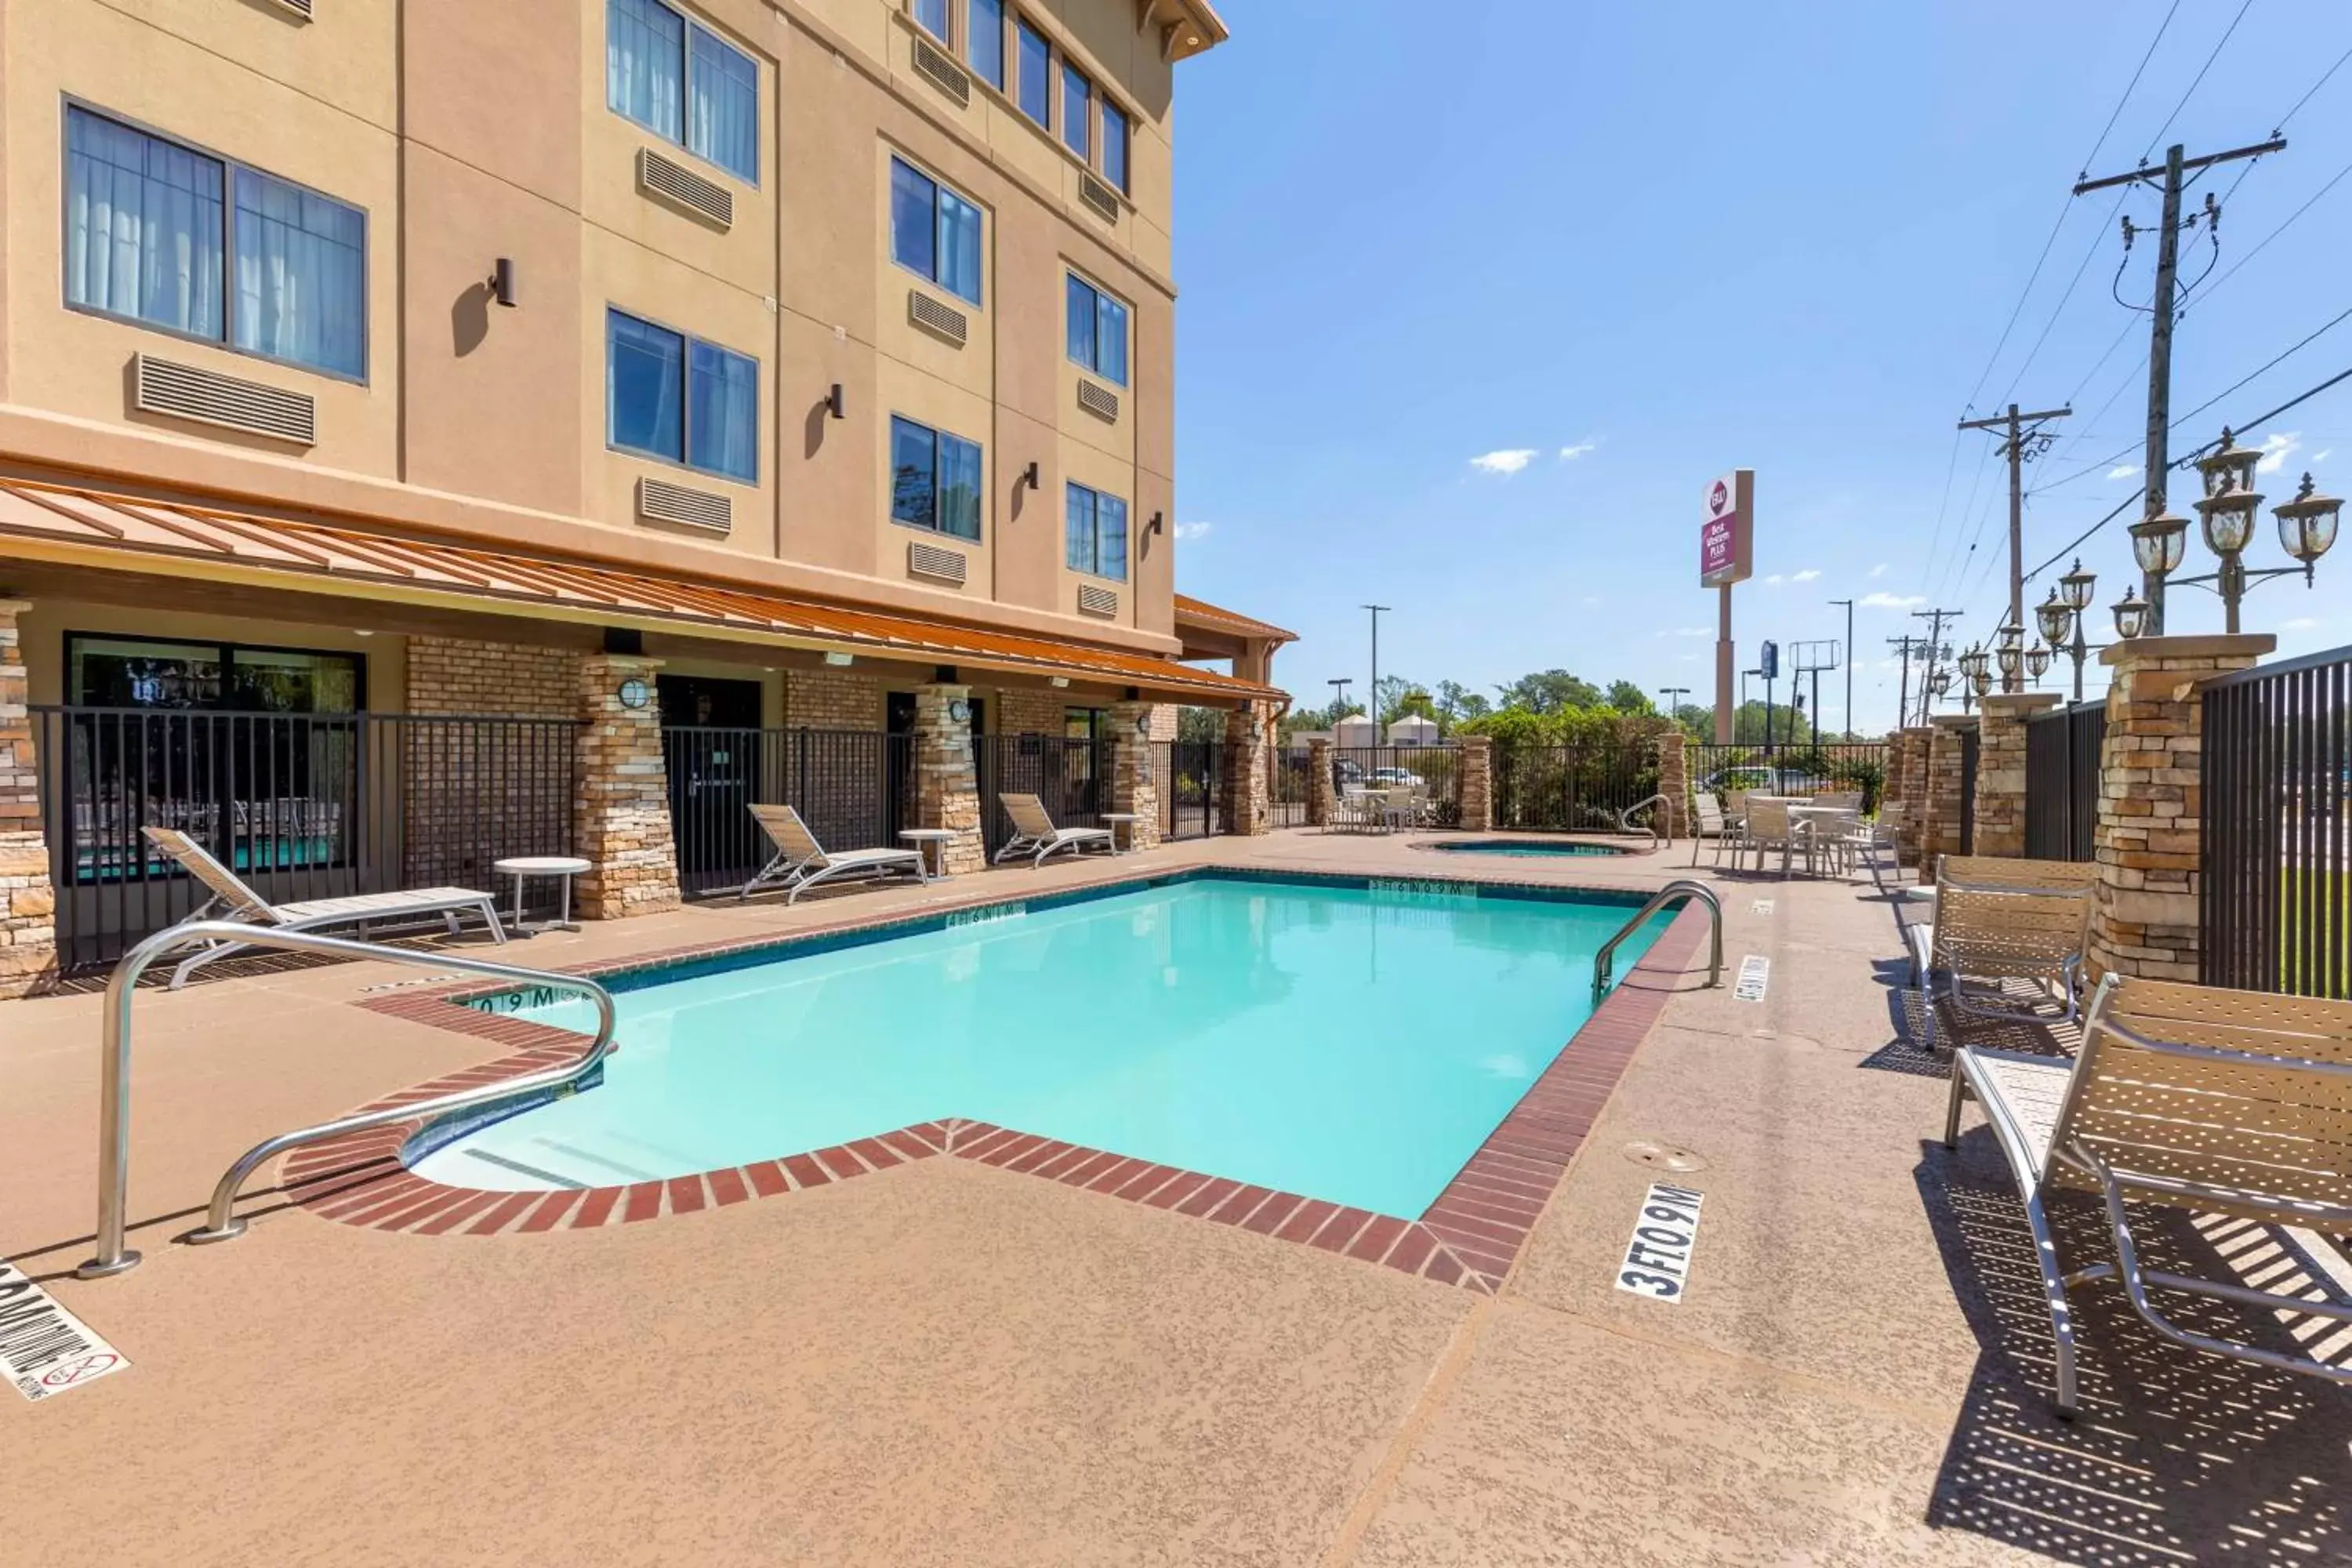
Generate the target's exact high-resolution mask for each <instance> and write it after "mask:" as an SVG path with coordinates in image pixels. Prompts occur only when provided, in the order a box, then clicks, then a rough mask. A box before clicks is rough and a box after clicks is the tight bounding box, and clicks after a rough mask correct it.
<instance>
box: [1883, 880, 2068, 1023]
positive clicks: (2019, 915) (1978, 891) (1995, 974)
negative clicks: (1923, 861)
mask: <svg viewBox="0 0 2352 1568" xmlns="http://www.w3.org/2000/svg"><path fill="white" fill-rule="evenodd" d="M2098 878H2099V868H2098V867H2097V866H2096V865H2095V864H2092V863H2089V862H2084V863H2080V864H2077V863H2074V862H2072V861H2064V860H2006V859H1994V858H1988V857H1985V856H1980V855H1979V856H1964V855H1947V856H1945V857H1944V858H1943V859H1942V861H1941V862H1940V863H1938V865H1937V868H1936V918H1935V920H1934V921H1933V922H1932V923H1923V924H1918V925H1914V926H1910V927H1908V928H1907V929H1906V931H1905V933H1904V934H1905V936H1906V940H1907V941H1908V942H1910V944H1911V972H1912V975H1911V977H1912V982H1913V984H1915V985H1916V987H1917V988H1918V990H1919V991H1920V993H1921V994H1922V997H1923V999H1924V1000H1925V1002H1926V1003H1927V1041H1926V1047H1925V1048H1927V1049H1928V1050H1931V1051H1932V1050H1934V1049H1935V1048H1936V987H1937V977H1938V976H1940V977H1941V978H1942V981H1943V985H1944V991H1945V994H1947V995H1948V996H1949V997H1950V998H1951V1002H1952V1005H1953V1007H1954V1008H1955V1009H1956V1010H1958V1011H1959V1012H1962V1013H1967V1014H1971V1015H1974V1016H1978V1017H1988V1018H2002V1019H2009V1020H2011V1021H2014V1020H2016V1019H2018V1018H2020V1017H2023V1016H2027V1011H2028V1009H2027V1007H2026V1006H2024V1005H2018V1004H2015V1003H2011V1002H2005V1001H2002V1000H2000V983H2001V982H2003V981H2007V980H2029V981H2035V982H2039V983H2040V984H2042V986H2044V987H2045V988H2046V989H2047V990H2048V991H2049V992H2050V993H2051V994H2053V996H2054V997H2055V999H2056V1000H2057V1001H2058V1002H2060V1003H2061V1004H2062V1005H2063V1006H2064V1008H2065V1012H2066V1016H2067V1018H2068V1019H2070V1020H2071V1019H2073V1018H2074V1017H2075V1016H2076V1015H2077V1011H2078V1009H2077V1003H2078V1000H2079V998H2078V996H2077V994H2076V987H2075V982H2076V978H2077V974H2078V972H2079V970H2080V968H2081V966H2082V962H2083V944H2084V941H2085V940H2086V939H2087V938H2088V937H2089V935H2090V929H2091V889H2092V886H2093V885H2094V884H2095V883H2096V882H2097V880H2098ZM1971 986H1974V987H1976V989H1974V990H1971V989H1970V987H1971Z"/></svg>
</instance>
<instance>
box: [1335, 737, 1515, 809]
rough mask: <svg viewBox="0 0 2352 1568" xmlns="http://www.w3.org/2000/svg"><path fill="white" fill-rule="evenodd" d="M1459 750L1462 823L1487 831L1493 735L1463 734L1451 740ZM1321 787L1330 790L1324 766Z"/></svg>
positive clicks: (1491, 800)
mask: <svg viewBox="0 0 2352 1568" xmlns="http://www.w3.org/2000/svg"><path fill="white" fill-rule="evenodd" d="M1454 746H1455V747H1456V749H1457V750H1459V751H1460V752H1461V754H1462V778H1461V795H1462V826H1465V827H1466V828H1468V829H1469V830H1470V831H1471V832H1473V833H1491V832H1493V831H1494V828H1495V738H1494V737H1493V736H1492V735H1465V736H1463V737H1462V738H1461V739H1460V740H1459V741H1456V742H1454ZM1323 787H1324V791H1325V793H1326V795H1328V793H1329V791H1330V787H1331V786H1330V784H1329V783H1328V767H1327V768H1326V783H1325V784H1324V786H1323Z"/></svg>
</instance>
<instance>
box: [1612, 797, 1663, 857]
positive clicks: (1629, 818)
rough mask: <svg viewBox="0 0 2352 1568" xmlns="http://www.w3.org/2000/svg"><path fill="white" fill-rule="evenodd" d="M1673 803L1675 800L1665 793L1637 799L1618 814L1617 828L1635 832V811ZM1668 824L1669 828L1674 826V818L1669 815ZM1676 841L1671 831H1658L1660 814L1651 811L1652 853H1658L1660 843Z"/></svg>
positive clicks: (1624, 831) (1622, 831)
mask: <svg viewBox="0 0 2352 1568" xmlns="http://www.w3.org/2000/svg"><path fill="white" fill-rule="evenodd" d="M1673 804H1674V802H1672V801H1670V800H1668V799H1667V798H1666V797H1665V796H1664V795H1652V796H1651V797H1650V798H1649V799H1647V800H1637V801H1635V802H1634V803H1633V805H1629V806H1627V807H1626V808H1625V809H1624V810H1622V811H1621V812H1619V813H1618V814H1617V830H1618V831H1619V832H1620V833H1631V832H1633V814H1634V813H1635V812H1637V811H1643V810H1647V809H1648V808H1649V807H1651V806H1654V805H1673ZM1666 826H1668V827H1669V828H1671V827H1672V826H1674V819H1673V818H1672V817H1671V816H1669V817H1668V818H1667V819H1666ZM1674 841H1675V836H1674V835H1673V834H1672V833H1671V832H1668V833H1660V832H1659V831H1658V814H1657V813H1656V812H1654V811H1653V812H1651V813H1650V852H1651V853H1652V854H1655V853H1657V848H1658V846H1659V845H1661V844H1672V843H1673V842H1674Z"/></svg>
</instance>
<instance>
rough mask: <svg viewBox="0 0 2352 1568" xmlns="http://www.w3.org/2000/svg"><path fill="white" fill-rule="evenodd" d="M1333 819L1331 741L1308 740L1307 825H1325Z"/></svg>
mask: <svg viewBox="0 0 2352 1568" xmlns="http://www.w3.org/2000/svg"><path fill="white" fill-rule="evenodd" d="M1330 821H1331V742H1328V741H1309V742H1307V826H1309V827H1323V826H1328V825H1329V823H1330Z"/></svg>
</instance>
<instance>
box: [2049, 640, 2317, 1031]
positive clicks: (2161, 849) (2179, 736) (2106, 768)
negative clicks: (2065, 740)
mask: <svg viewBox="0 0 2352 1568" xmlns="http://www.w3.org/2000/svg"><path fill="white" fill-rule="evenodd" d="M2275 647H2278V639H2277V638H2276V637H2270V636H2267V635H2262V636H2240V637H2135V638H2132V639H2131V640H2129V641H2126V642H2119V643H2115V644H2112V645H2110V646H2109V647H2107V648H2106V649H2105V651H2104V652H2102V653H2101V654H2100V655H2099V662H2100V663H2101V664H2104V665H2105V666H2107V667H2108V668H2110V669H2112V670H2113V671H2114V672H2115V673H2114V674H2113V675H2112V676H2111V677H2110V678H2109V684H2108V686H2107V738H2106V742H2105V745H2104V746H2102V747H2101V749H2100V756H2099V826H2098V829H2097V833H2096V837H2095V843H2096V845H2097V858H2098V862H2099V880H2098V884H2097V886H2096V887H2095V889H2094V897H2093V902H2092V905H2091V942H2090V953H2089V956H2088V961H2087V963H2086V965H2085V967H2086V968H2087V969H2088V970H2089V972H2090V974H2091V976H2092V978H2093V979H2096V978H2098V977H2099V976H2101V975H2104V974H2109V973H2114V974H2125V975H2133V976H2140V977H2145V978H2149V979H2157V980H2185V981H2188V982H2190V983H2191V984H2194V983H2196V982H2197V981H2198V979H2199V977H2200V972H2199V963H2200V957H2201V955H2202V953H2203V951H2204V944H2203V927H2202V924H2201V915H2200V910H2199V908H2198V894H2199V891H2200V860H2201V857H2202V854H2203V848H2204V822H2203V807H2204V761H2205V739H2204V735H2205V702H2204V699H2203V697H2202V695H2201V694H2200V692H2199V691H2198V689H2197V688H2198V685H2199V683H2200V682H2201V681H2204V680H2207V679H2211V678H2212V677H2214V676H2217V675H2227V674H2230V673H2231V672H2232V671H2235V670H2241V669H2250V668H2252V667H2253V666H2254V664H2255V663H2256V662H2257V661H2258V660H2259V659H2260V658H2262V656H2263V655H2264V654H2266V653H2268V652H2270V651H2271V650H2272V649H2273V648H2275ZM2272 852H2273V853H2275V850H2273V851H2272Z"/></svg>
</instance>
